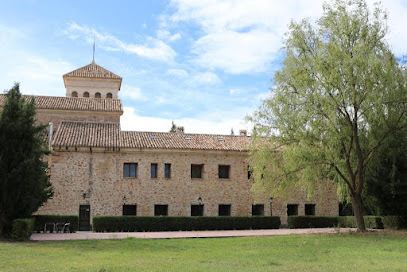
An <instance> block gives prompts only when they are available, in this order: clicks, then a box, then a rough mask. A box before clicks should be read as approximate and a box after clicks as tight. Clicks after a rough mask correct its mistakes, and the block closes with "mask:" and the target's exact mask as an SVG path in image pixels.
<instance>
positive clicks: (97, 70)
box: [63, 62, 122, 79]
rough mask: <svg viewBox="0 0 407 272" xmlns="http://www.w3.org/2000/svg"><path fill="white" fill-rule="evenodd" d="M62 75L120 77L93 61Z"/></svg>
mask: <svg viewBox="0 0 407 272" xmlns="http://www.w3.org/2000/svg"><path fill="white" fill-rule="evenodd" d="M63 77H88V78H113V79H122V78H121V77H120V76H118V75H116V74H115V73H112V72H110V71H109V70H107V69H105V68H103V67H102V66H100V65H97V64H96V63H95V62H92V63H91V64H88V65H86V66H83V67H81V68H78V69H76V70H73V71H72V72H69V73H67V74H65V75H63Z"/></svg>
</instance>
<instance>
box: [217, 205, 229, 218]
mask: <svg viewBox="0 0 407 272" xmlns="http://www.w3.org/2000/svg"><path fill="white" fill-rule="evenodd" d="M230 210H231V205H230V204H220V205H219V212H218V214H219V216H230Z"/></svg>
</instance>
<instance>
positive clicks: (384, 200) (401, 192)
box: [364, 129, 407, 215]
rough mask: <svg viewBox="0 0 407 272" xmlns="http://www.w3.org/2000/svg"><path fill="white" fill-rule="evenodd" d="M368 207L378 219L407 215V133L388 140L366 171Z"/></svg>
mask: <svg viewBox="0 0 407 272" xmlns="http://www.w3.org/2000/svg"><path fill="white" fill-rule="evenodd" d="M364 200H365V202H364V203H366V206H367V207H368V208H369V210H371V211H372V212H373V213H374V214H377V215H406V214H407V206H406V205H404V203H407V131H406V130H405V129H404V130H402V131H397V132H396V133H395V134H393V135H391V136H389V138H388V139H386V141H385V142H384V143H383V145H382V146H381V148H380V149H379V150H378V151H377V155H376V156H375V157H373V158H372V162H371V163H370V164H369V165H368V166H367V169H366V190H365V192H364Z"/></svg>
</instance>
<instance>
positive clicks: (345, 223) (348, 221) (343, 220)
mask: <svg viewBox="0 0 407 272" xmlns="http://www.w3.org/2000/svg"><path fill="white" fill-rule="evenodd" d="M338 218H339V225H340V226H341V227H344V228H356V227H357V226H356V220H355V217H354V216H339V217H338ZM364 219H365V224H366V228H369V229H383V228H384V226H383V222H382V217H380V216H364Z"/></svg>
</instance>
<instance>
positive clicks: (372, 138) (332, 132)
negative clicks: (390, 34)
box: [249, 0, 407, 231]
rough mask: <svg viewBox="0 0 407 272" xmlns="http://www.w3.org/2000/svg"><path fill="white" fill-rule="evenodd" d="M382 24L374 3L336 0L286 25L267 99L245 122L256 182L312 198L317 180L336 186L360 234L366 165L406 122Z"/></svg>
mask: <svg viewBox="0 0 407 272" xmlns="http://www.w3.org/2000/svg"><path fill="white" fill-rule="evenodd" d="M386 21H387V14H386V12H385V11H383V10H382V8H381V7H380V6H379V5H375V7H374V10H373V12H371V11H370V10H369V8H368V6H367V4H366V2H365V1H364V0H349V1H348V0H335V1H333V2H331V4H324V6H323V15H322V17H321V18H320V19H318V20H317V21H316V22H315V24H313V23H311V22H310V21H309V20H303V21H301V22H300V23H295V22H292V23H291V24H290V26H289V32H288V33H287V36H286V39H285V41H284V43H285V47H284V50H285V58H284V60H283V63H282V68H281V70H280V71H278V72H276V74H275V77H274V84H275V85H274V87H273V88H272V90H271V92H272V93H271V96H270V97H269V98H267V99H265V100H264V101H263V104H262V105H261V106H260V108H259V109H258V111H256V112H255V113H254V114H253V116H252V117H249V120H251V121H252V122H253V123H254V125H255V127H256V133H255V135H254V138H255V139H254V144H253V146H252V150H251V153H250V154H251V165H253V168H254V170H255V172H256V171H257V172H262V173H261V175H263V176H264V180H261V181H258V182H257V183H259V182H261V183H263V182H264V181H268V183H269V184H270V183H273V184H274V186H269V187H268V188H271V189H270V190H274V191H275V192H277V191H278V189H279V188H280V189H281V188H284V187H285V186H287V185H288V184H302V185H303V186H304V187H306V188H307V189H308V192H309V193H312V189H313V186H314V184H315V180H329V181H335V182H337V185H338V191H339V193H340V194H341V195H343V196H345V197H347V198H349V199H350V201H351V202H352V206H353V209H354V213H355V219H356V223H357V228H358V231H365V224H364V219H363V205H362V191H363V188H364V187H365V186H364V185H365V170H366V166H367V165H368V164H369V162H370V161H371V160H372V158H373V157H374V156H375V155H376V152H377V150H378V148H379V147H380V146H381V145H382V144H383V142H384V141H385V140H386V138H387V137H389V136H390V135H392V134H393V133H394V132H395V131H396V130H398V129H400V128H402V127H404V126H405V125H406V105H407V104H406V102H407V97H406V96H407V90H406V86H407V85H406V84H407V82H406V71H405V69H404V67H403V66H402V65H400V63H399V60H398V59H396V58H395V56H394V55H393V53H392V52H391V50H390V49H389V46H388V44H387V42H386V40H385V36H386V33H387V31H388V28H387V23H386ZM259 136H267V138H263V137H259ZM270 164H271V165H272V166H271V168H272V171H268V169H270V166H269V167H268V168H267V167H265V168H264V169H265V170H262V169H263V167H264V166H265V165H270Z"/></svg>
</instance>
